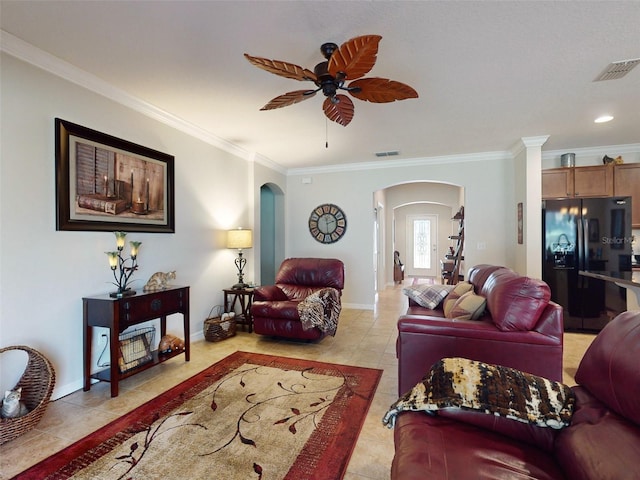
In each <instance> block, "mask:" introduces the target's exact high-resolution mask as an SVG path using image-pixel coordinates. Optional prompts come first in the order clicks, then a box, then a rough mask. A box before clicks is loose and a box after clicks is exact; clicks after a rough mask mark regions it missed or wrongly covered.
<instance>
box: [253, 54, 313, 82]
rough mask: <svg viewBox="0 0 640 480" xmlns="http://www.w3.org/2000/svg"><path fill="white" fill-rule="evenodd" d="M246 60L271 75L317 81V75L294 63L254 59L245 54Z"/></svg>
mask: <svg viewBox="0 0 640 480" xmlns="http://www.w3.org/2000/svg"><path fill="white" fill-rule="evenodd" d="M244 56H245V58H246V59H247V60H249V63H251V64H252V65H255V66H256V67H258V68H261V69H262V70H266V71H267V72H270V73H275V74H276V75H280V76H281V77H285V78H292V79H294V80H311V81H312V82H315V81H316V80H317V77H316V74H315V73H313V72H312V71H311V70H307V69H306V68H302V67H299V66H298V65H294V64H293V63H288V62H282V61H280V60H269V59H268V58H262V57H252V56H251V55H249V54H248V53H245V54H244Z"/></svg>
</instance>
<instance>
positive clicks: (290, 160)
mask: <svg viewBox="0 0 640 480" xmlns="http://www.w3.org/2000/svg"><path fill="white" fill-rule="evenodd" d="M0 18H1V24H0V25H1V28H2V30H4V31H5V32H8V33H9V34H11V35H12V36H13V37H17V38H18V39H20V40H23V41H25V42H27V43H28V44H30V45H33V46H35V47H37V48H39V49H41V50H43V51H45V52H48V53H49V54H51V55H54V56H55V57H58V58H59V59H61V60H64V61H65V62H68V63H70V64H72V65H74V66H76V67H78V68H80V69H82V70H84V71H86V72H89V73H91V74H93V75H95V76H97V77H99V78H100V79H102V80H104V81H105V82H107V83H108V84H110V85H112V86H114V87H117V88H118V89H121V90H122V91H125V92H128V93H129V94H131V95H133V96H135V97H137V98H139V99H141V100H143V101H145V102H148V103H149V104H151V105H154V106H155V107H158V108H159V109H161V110H163V111H165V112H167V113H168V114H170V115H172V116H175V117H177V118H179V119H181V120H183V121H184V122H186V123H188V124H191V125H193V126H196V127H198V128H201V129H202V130H203V131H205V132H207V133H208V134H209V135H211V137H212V138H220V139H221V140H223V141H226V142H230V143H231V144H233V145H235V146H237V147H239V149H241V150H244V151H246V152H248V153H249V154H252V153H254V152H255V153H256V154H257V155H259V156H260V157H264V158H267V159H269V160H271V161H273V162H275V163H277V164H279V165H281V166H282V167H284V168H287V169H289V168H303V167H312V166H321V165H335V164H344V163H354V162H372V161H376V160H377V158H376V157H375V156H374V152H379V151H390V150H399V152H400V156H398V157H393V158H422V157H434V156H442V155H451V154H463V153H481V152H503V151H507V150H509V149H511V148H512V147H513V146H514V145H515V144H516V142H517V141H518V140H519V139H520V138H521V137H530V136H539V135H550V138H549V140H548V142H547V143H546V144H545V146H544V149H545V150H562V149H566V150H570V149H573V148H586V147H594V146H603V145H621V144H631V143H638V142H640V67H637V68H636V69H635V70H633V71H631V73H629V74H628V75H627V76H626V77H624V78H622V79H619V80H611V81H605V82H594V81H593V80H594V79H595V78H596V77H597V76H598V75H599V74H600V73H601V71H602V70H603V69H604V68H605V67H606V66H607V65H608V64H609V63H610V62H614V61H620V60H628V59H634V58H638V57H640V26H639V25H640V1H604V2H596V1H592V2H585V1H552V2H544V1H511V2H508V1H503V2H492V1H478V2H454V1H442V2H440V1H438V2H436V1H411V2H404V1H348V2H347V1H313V2H311V1H305V2H302V1H277V2H276V1H176V0H174V1H171V0H166V1H113V0H112V1H56V0H49V1H33V0H32V1H23V0H20V1H11V0H0ZM364 34H379V35H382V40H381V42H380V48H379V51H378V60H377V63H376V65H375V66H374V68H373V70H372V71H371V72H370V73H369V75H367V76H379V77H386V78H390V79H393V80H398V81H400V82H403V83H406V84H408V85H411V86H412V87H413V88H415V89H416V90H417V91H418V93H419V95H420V98H418V99H410V100H404V101H401V102H394V103H389V104H371V103H368V102H362V101H360V100H357V99H354V104H355V117H354V119H353V121H352V122H351V124H350V125H348V126H347V127H342V126H340V125H338V124H335V123H333V122H328V124H329V125H328V128H327V122H326V121H325V116H324V114H323V112H322V101H323V97H322V96H321V95H316V96H315V97H314V98H311V99H309V100H306V101H305V102H302V103H299V104H297V105H293V106H289V107H286V108H282V109H278V110H271V111H259V109H260V108H261V107H262V106H263V105H264V104H265V103H267V101H269V100H270V99H272V98H273V97H275V96H277V95H280V94H282V93H285V92H289V91H292V90H298V89H304V88H308V87H312V86H313V85H312V84H311V83H309V84H306V83H301V82H297V81H295V80H290V79H286V78H282V77H279V76H276V75H272V74H270V73H268V72H265V71H263V70H260V69H257V68H256V67H254V66H252V65H250V64H249V62H247V60H246V59H245V58H244V57H243V54H244V53H249V54H251V55H254V56H261V57H267V58H271V59H277V60H284V61H288V62H291V63H295V64H297V65H300V66H302V67H306V68H309V69H313V67H314V66H315V64H316V63H318V62H320V61H322V60H323V58H322V56H321V54H320V51H319V47H320V45H321V44H322V43H325V42H329V41H332V42H335V43H337V44H338V45H340V44H341V43H343V42H344V41H346V40H348V39H350V38H352V37H355V36H359V35H364ZM603 113H610V114H612V115H614V116H615V119H614V120H613V121H612V122H609V123H607V124H601V125H596V124H594V123H593V120H594V118H595V117H596V116H598V115H600V114H603ZM327 134H328V140H329V147H328V148H325V139H326V135H327ZM389 160H390V159H389V158H386V159H384V158H383V159H382V160H380V161H389Z"/></svg>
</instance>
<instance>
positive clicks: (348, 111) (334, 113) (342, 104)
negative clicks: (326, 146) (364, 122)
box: [322, 95, 353, 127]
mask: <svg viewBox="0 0 640 480" xmlns="http://www.w3.org/2000/svg"><path fill="white" fill-rule="evenodd" d="M336 98H337V99H338V100H339V102H337V103H333V102H332V101H331V98H328V97H327V98H326V99H325V100H324V103H323V104H322V109H323V110H324V114H325V115H326V116H327V118H328V119H329V120H331V121H332V122H336V123H339V124H340V125H342V126H343V127H346V126H347V125H349V122H351V120H352V119H353V102H352V101H351V99H350V98H349V97H347V96H346V95H336Z"/></svg>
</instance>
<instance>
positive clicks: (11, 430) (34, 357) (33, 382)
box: [0, 345, 56, 445]
mask: <svg viewBox="0 0 640 480" xmlns="http://www.w3.org/2000/svg"><path fill="white" fill-rule="evenodd" d="M9 350H22V351H24V352H26V353H27V354H28V355H29V360H28V361H27V366H26V368H25V370H24V373H23V374H22V377H21V378H20V380H19V381H18V383H17V384H16V386H15V387H14V388H13V389H14V390H15V389H17V388H20V387H22V401H23V402H24V403H25V405H26V406H27V408H28V409H29V413H27V414H26V415H23V416H22V417H18V418H2V419H0V445H2V444H3V443H6V442H9V441H11V440H13V439H14V438H17V437H19V436H20V435H22V434H23V433H26V432H28V431H29V430H31V429H32V428H34V427H35V426H36V425H37V424H38V422H39V421H40V420H41V419H42V416H43V415H44V412H45V410H46V409H47V406H48V405H49V399H50V398H51V393H52V392H53V386H54V385H55V383H56V372H55V370H54V369H53V365H51V362H50V361H49V360H47V358H46V357H45V356H44V355H42V354H41V353H40V352H38V351H37V350H34V349H33V348H29V347H26V346H24V345H17V346H13V347H5V348H2V349H0V354H2V353H4V352H7V351H9Z"/></svg>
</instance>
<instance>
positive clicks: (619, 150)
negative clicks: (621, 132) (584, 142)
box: [542, 143, 640, 160]
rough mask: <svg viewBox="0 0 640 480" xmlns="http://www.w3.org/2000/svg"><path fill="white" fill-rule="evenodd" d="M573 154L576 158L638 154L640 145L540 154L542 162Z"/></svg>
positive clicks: (609, 146) (552, 151)
mask: <svg viewBox="0 0 640 480" xmlns="http://www.w3.org/2000/svg"><path fill="white" fill-rule="evenodd" d="M567 152H571V153H575V154H576V156H581V157H582V156H588V155H598V156H600V155H602V156H604V155H609V154H611V153H613V152H615V154H616V155H623V154H627V153H638V152H640V143H629V144H626V145H604V146H600V147H584V148H563V149H562V150H549V151H546V152H542V159H543V160H550V159H555V158H558V157H560V155H562V154H563V153H567Z"/></svg>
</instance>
